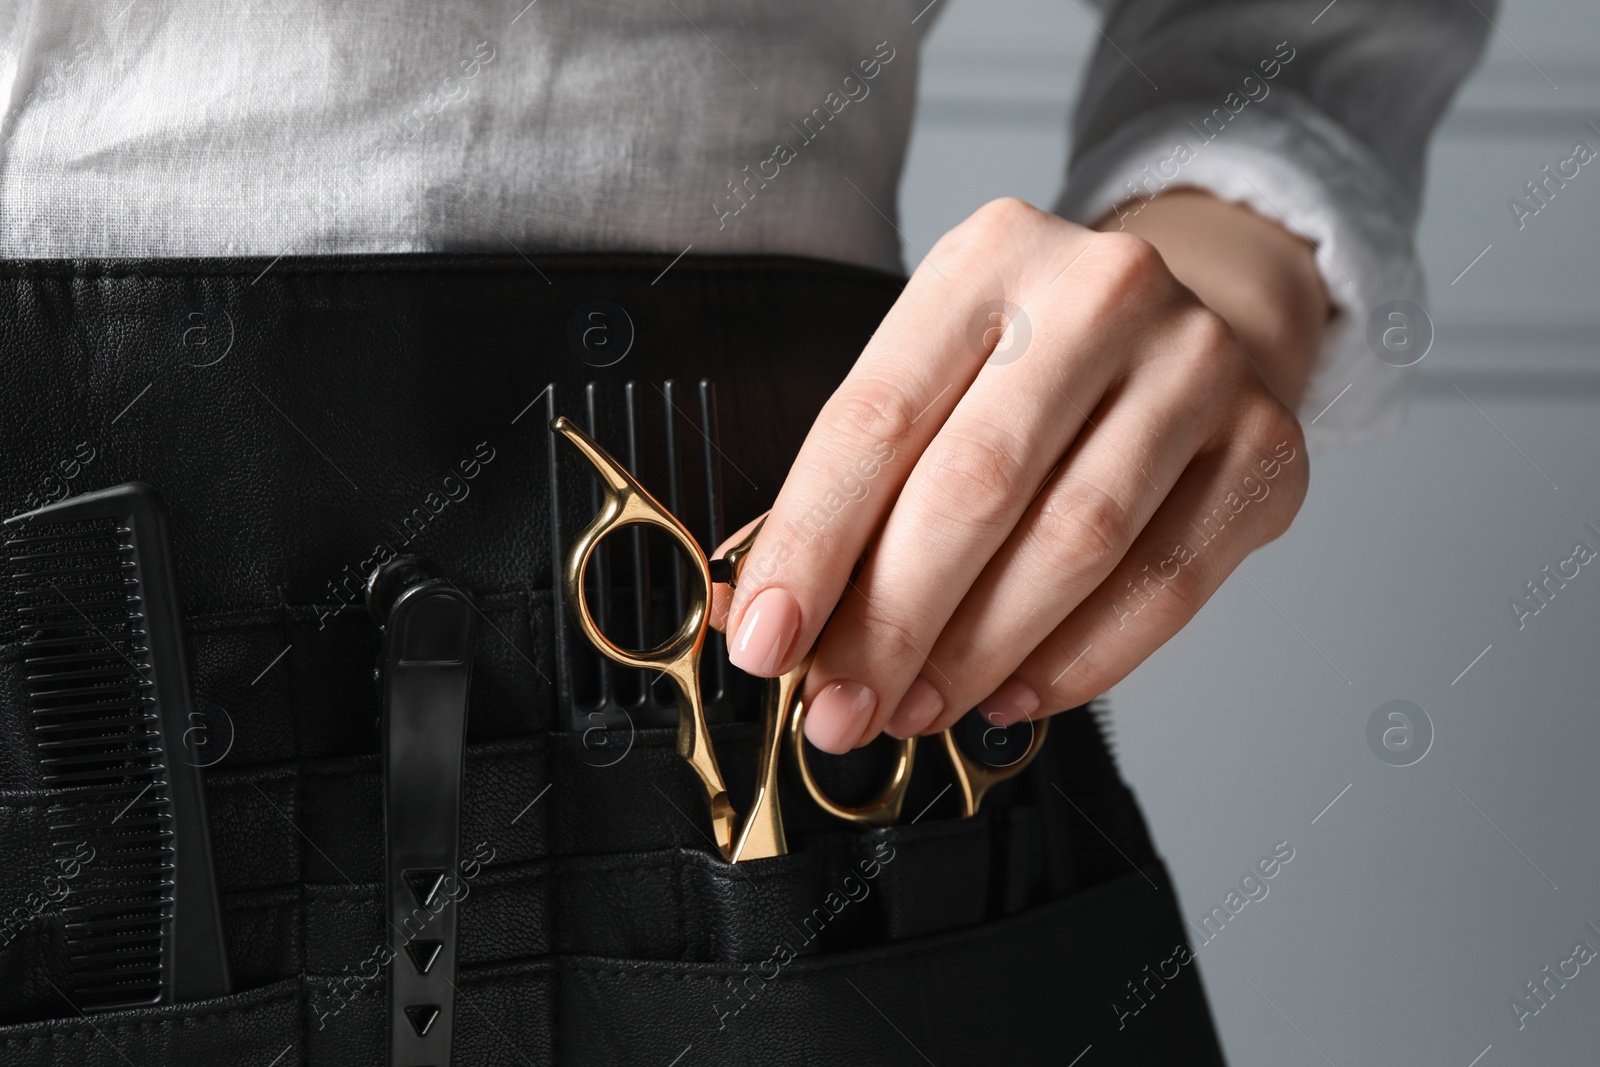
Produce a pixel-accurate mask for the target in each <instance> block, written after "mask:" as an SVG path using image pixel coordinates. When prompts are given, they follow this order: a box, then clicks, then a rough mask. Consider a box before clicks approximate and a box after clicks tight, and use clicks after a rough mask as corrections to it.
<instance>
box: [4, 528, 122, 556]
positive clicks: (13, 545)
mask: <svg viewBox="0 0 1600 1067" xmlns="http://www.w3.org/2000/svg"><path fill="white" fill-rule="evenodd" d="M129 532H131V531H128V530H125V529H123V528H121V527H117V528H115V529H107V528H105V527H101V528H99V529H90V530H74V531H67V530H58V531H57V532H55V533H38V534H20V535H18V536H16V537H12V538H10V539H8V540H7V541H6V549H7V551H12V550H15V549H17V548H26V547H28V546H29V545H54V544H61V543H63V542H66V543H70V542H73V541H95V540H99V541H108V540H109V541H112V543H113V544H115V543H116V541H117V540H118V539H120V536H121V535H123V534H125V533H129ZM116 547H118V548H121V547H122V546H121V545H116ZM27 558H28V556H12V557H11V562H13V563H15V562H16V561H17V560H19V559H27Z"/></svg>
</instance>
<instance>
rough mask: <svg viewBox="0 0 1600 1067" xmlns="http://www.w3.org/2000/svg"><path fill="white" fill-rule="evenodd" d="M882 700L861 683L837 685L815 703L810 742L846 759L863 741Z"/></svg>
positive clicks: (809, 721) (808, 716)
mask: <svg viewBox="0 0 1600 1067" xmlns="http://www.w3.org/2000/svg"><path fill="white" fill-rule="evenodd" d="M877 706H878V696H877V694H876V693H874V692H873V691H872V690H870V689H868V688H867V687H866V686H864V685H862V684H861V683H860V682H834V683H833V684H832V685H830V686H828V687H827V688H826V689H824V690H823V691H822V692H820V693H818V694H817V695H816V698H815V699H814V700H812V701H811V710H810V711H808V712H806V738H807V739H808V740H809V741H810V742H811V743H812V744H813V745H816V746H817V747H818V748H820V749H822V751H824V752H832V753H833V754H834V755H835V756H842V755H843V754H844V753H846V752H849V751H850V749H851V747H852V746H854V745H855V743H856V742H857V741H859V740H860V739H861V734H862V733H863V732H864V731H865V730H866V728H867V723H869V722H871V721H872V709H873V708H876V707H877Z"/></svg>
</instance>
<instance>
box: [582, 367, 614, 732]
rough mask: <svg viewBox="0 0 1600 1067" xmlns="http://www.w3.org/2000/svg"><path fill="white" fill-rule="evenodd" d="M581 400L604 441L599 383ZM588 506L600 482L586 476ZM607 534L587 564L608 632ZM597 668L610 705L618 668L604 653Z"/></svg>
mask: <svg viewBox="0 0 1600 1067" xmlns="http://www.w3.org/2000/svg"><path fill="white" fill-rule="evenodd" d="M583 402H584V409H585V414H586V415H587V416H588V420H589V436H590V437H592V438H594V439H595V440H596V441H600V442H601V443H602V445H603V444H604V440H605V439H604V437H603V436H602V435H601V433H600V398H599V386H598V385H597V384H596V383H594V382H589V383H588V384H587V385H585V386H584V390H583ZM589 507H590V510H591V512H592V513H598V512H599V511H600V483H599V482H598V481H597V480H595V479H593V478H591V479H590V480H589ZM609 540H610V538H607V539H606V540H604V541H601V542H600V545H599V547H597V548H596V549H595V552H594V557H593V560H594V561H593V562H592V563H591V564H590V565H589V573H590V574H591V575H593V576H594V580H595V583H596V588H594V589H591V590H590V591H589V595H590V597H591V599H590V601H589V611H590V614H591V615H593V616H594V621H595V622H596V623H597V624H598V625H599V627H600V631H601V632H602V633H605V632H607V630H608V628H609V624H610V621H611V619H610V614H611V545H610V544H609V543H607V542H609ZM597 658H598V660H599V668H600V707H601V708H609V707H610V706H611V705H612V704H613V703H615V701H616V690H617V671H616V666H615V664H613V663H612V662H611V660H610V658H608V657H606V656H599V657H597Z"/></svg>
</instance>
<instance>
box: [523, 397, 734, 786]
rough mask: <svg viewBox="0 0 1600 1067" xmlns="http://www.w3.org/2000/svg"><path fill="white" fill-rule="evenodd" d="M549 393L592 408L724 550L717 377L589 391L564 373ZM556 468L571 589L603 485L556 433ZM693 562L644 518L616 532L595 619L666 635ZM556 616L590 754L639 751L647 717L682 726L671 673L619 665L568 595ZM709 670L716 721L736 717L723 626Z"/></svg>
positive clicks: (597, 433)
mask: <svg viewBox="0 0 1600 1067" xmlns="http://www.w3.org/2000/svg"><path fill="white" fill-rule="evenodd" d="M545 397H546V400H545V417H546V421H549V420H550V419H554V418H555V417H556V415H557V414H558V413H559V412H560V411H562V410H565V409H566V408H579V409H581V410H582V412H583V417H582V419H581V420H579V421H581V422H582V423H583V428H584V430H585V432H586V433H588V434H589V436H591V437H593V438H594V439H595V440H597V441H599V442H600V443H601V444H602V445H603V446H604V447H605V448H606V449H607V450H608V451H609V452H610V453H611V454H612V455H613V456H616V457H617V458H618V460H619V461H620V462H621V463H622V464H623V466H625V467H626V468H627V469H628V470H629V472H631V473H633V474H634V475H636V476H639V477H641V478H643V479H644V480H646V481H647V482H648V483H649V484H651V485H658V486H660V487H661V490H662V492H661V498H662V502H663V503H664V504H665V505H666V506H667V508H668V509H669V510H670V511H672V513H673V514H675V515H677V516H679V517H680V519H682V520H683V522H684V523H685V525H686V526H687V527H688V529H689V531H690V533H692V534H693V535H694V537H695V540H696V541H698V542H699V544H700V547H701V548H702V549H703V550H704V551H705V552H707V553H708V554H709V553H711V552H713V551H715V550H716V548H717V546H718V545H719V544H720V543H721V542H722V538H723V536H724V532H725V529H726V522H725V519H724V514H723V487H722V477H723V472H722V464H723V455H722V449H721V446H720V445H719V443H718V441H719V437H718V426H717V423H718V418H717V394H716V386H715V383H713V382H711V381H710V380H708V379H701V380H700V381H698V382H696V383H694V384H693V385H692V386H685V385H684V383H681V382H677V381H672V380H670V379H669V380H667V381H665V382H662V383H660V384H657V383H654V382H649V383H644V382H631V381H630V382H625V383H623V384H622V385H621V386H620V388H619V387H617V386H615V385H606V384H602V383H599V382H590V383H588V385H586V386H585V387H584V390H583V394H582V398H581V400H579V399H577V398H575V397H573V396H571V395H569V394H566V393H563V392H562V390H561V389H560V388H559V387H558V386H557V385H555V384H554V383H552V384H551V386H550V387H549V389H548V390H547V391H546V392H545ZM549 472H550V507H551V516H552V518H551V522H552V530H551V544H552V549H551V573H552V581H553V582H554V585H553V588H555V589H558V590H559V589H560V588H561V569H562V566H563V564H564V561H565V559H566V557H567V551H568V549H569V548H570V547H571V546H570V539H571V535H572V532H573V531H575V530H577V529H581V528H582V526H583V524H584V522H585V521H587V516H590V515H593V514H594V512H595V510H596V509H597V508H598V507H599V506H600V496H599V485H598V483H597V482H595V480H594V478H593V476H592V475H591V474H590V472H588V471H587V470H584V469H582V467H581V466H580V465H579V464H577V463H576V461H575V457H573V456H570V455H566V454H565V453H564V452H563V451H562V450H559V449H557V447H556V444H555V441H554V438H552V439H551V442H550V467H549ZM579 516H582V518H580V517H579ZM613 542H615V543H613ZM686 565H687V561H686V560H682V559H680V558H679V556H678V555H677V553H676V552H674V551H672V550H671V548H670V547H669V546H668V545H666V544H664V543H663V544H658V545H654V546H652V545H651V544H649V543H648V542H647V539H646V536H645V532H644V530H643V529H638V528H636V529H633V530H630V531H627V532H625V533H620V534H618V535H616V536H615V537H612V538H607V539H606V541H605V542H603V543H602V544H601V545H600V548H599V549H598V550H597V552H596V559H595V561H594V563H593V564H592V565H591V567H590V568H589V575H590V581H591V582H592V583H593V588H592V589H590V591H589V596H590V604H591V605H592V607H593V611H594V617H595V621H596V622H598V623H599V624H600V626H601V628H602V629H604V630H605V631H606V632H607V633H611V634H613V635H614V636H615V637H616V638H617V640H618V641H619V642H620V643H621V644H623V645H625V646H627V647H629V648H640V649H642V648H649V647H651V646H652V645H654V644H656V643H657V642H658V641H659V640H660V639H661V638H662V637H664V636H665V635H666V634H668V633H670V632H671V631H672V629H673V627H675V626H676V625H677V621H678V620H679V619H681V618H683V616H684V613H685V612H686V611H687V610H688V597H689V587H688V584H687V577H688V576H687V572H686V570H685V567H686ZM554 619H555V635H556V672H557V673H556V683H557V692H558V694H559V697H560V704H561V707H562V708H564V709H566V717H567V723H566V727H567V736H568V740H569V741H570V742H571V743H572V744H573V745H574V746H575V747H576V749H577V754H578V757H579V759H580V760H582V761H583V762H584V763H586V764H588V765H590V766H596V767H608V766H611V765H613V764H614V763H616V762H618V761H619V760H621V759H622V758H623V757H624V756H626V755H627V753H628V748H629V746H630V745H631V744H632V741H633V734H634V729H635V728H636V727H637V728H645V727H674V726H676V725H677V722H678V710H677V701H676V698H675V697H674V695H673V690H672V687H671V685H670V684H668V683H667V682H665V681H664V680H662V679H661V678H660V675H659V672H647V671H638V670H632V669H629V668H624V667H618V666H617V665H616V664H614V663H611V662H610V661H609V660H606V659H604V658H603V657H601V656H600V655H598V654H597V653H596V652H595V651H594V650H593V649H592V648H590V647H589V645H588V642H586V641H584V640H583V635H582V634H580V633H578V632H577V631H576V630H575V629H574V628H573V626H572V625H571V622H570V616H569V611H568V606H561V607H559V608H558V609H557V610H556V612H555V614H554ZM703 670H704V672H705V673H704V675H703V678H702V685H703V691H704V695H705V713H706V720H707V721H708V722H711V723H723V722H731V721H733V718H734V707H733V705H734V701H733V699H732V683H733V677H732V668H731V667H730V666H729V664H728V663H727V655H726V641H725V639H724V638H723V636H722V634H721V633H720V632H713V633H712V634H710V635H708V637H707V639H706V653H705V660H704V665H703Z"/></svg>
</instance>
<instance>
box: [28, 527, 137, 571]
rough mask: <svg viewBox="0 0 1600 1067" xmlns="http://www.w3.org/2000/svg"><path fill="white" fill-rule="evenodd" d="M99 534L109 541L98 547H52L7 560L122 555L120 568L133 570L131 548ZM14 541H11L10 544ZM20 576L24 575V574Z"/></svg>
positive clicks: (58, 559)
mask: <svg viewBox="0 0 1600 1067" xmlns="http://www.w3.org/2000/svg"><path fill="white" fill-rule="evenodd" d="M100 536H101V537H102V538H103V539H105V540H107V541H110V543H109V544H108V545H105V546H103V547H100V548H68V549H53V550H51V551H49V552H29V553H28V554H26V555H22V556H12V557H10V559H9V560H8V562H9V563H11V565H12V566H16V565H17V564H19V563H40V562H44V561H51V562H59V561H61V560H69V559H103V558H105V557H106V556H120V557H122V560H121V567H122V569H123V570H129V571H131V570H133V569H134V562H133V558H132V557H133V549H131V548H129V547H128V546H127V545H123V544H118V543H117V542H116V541H112V540H111V535H110V534H102V535H100ZM15 543H16V542H12V544H15ZM20 576H21V577H26V574H23V575H20Z"/></svg>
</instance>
